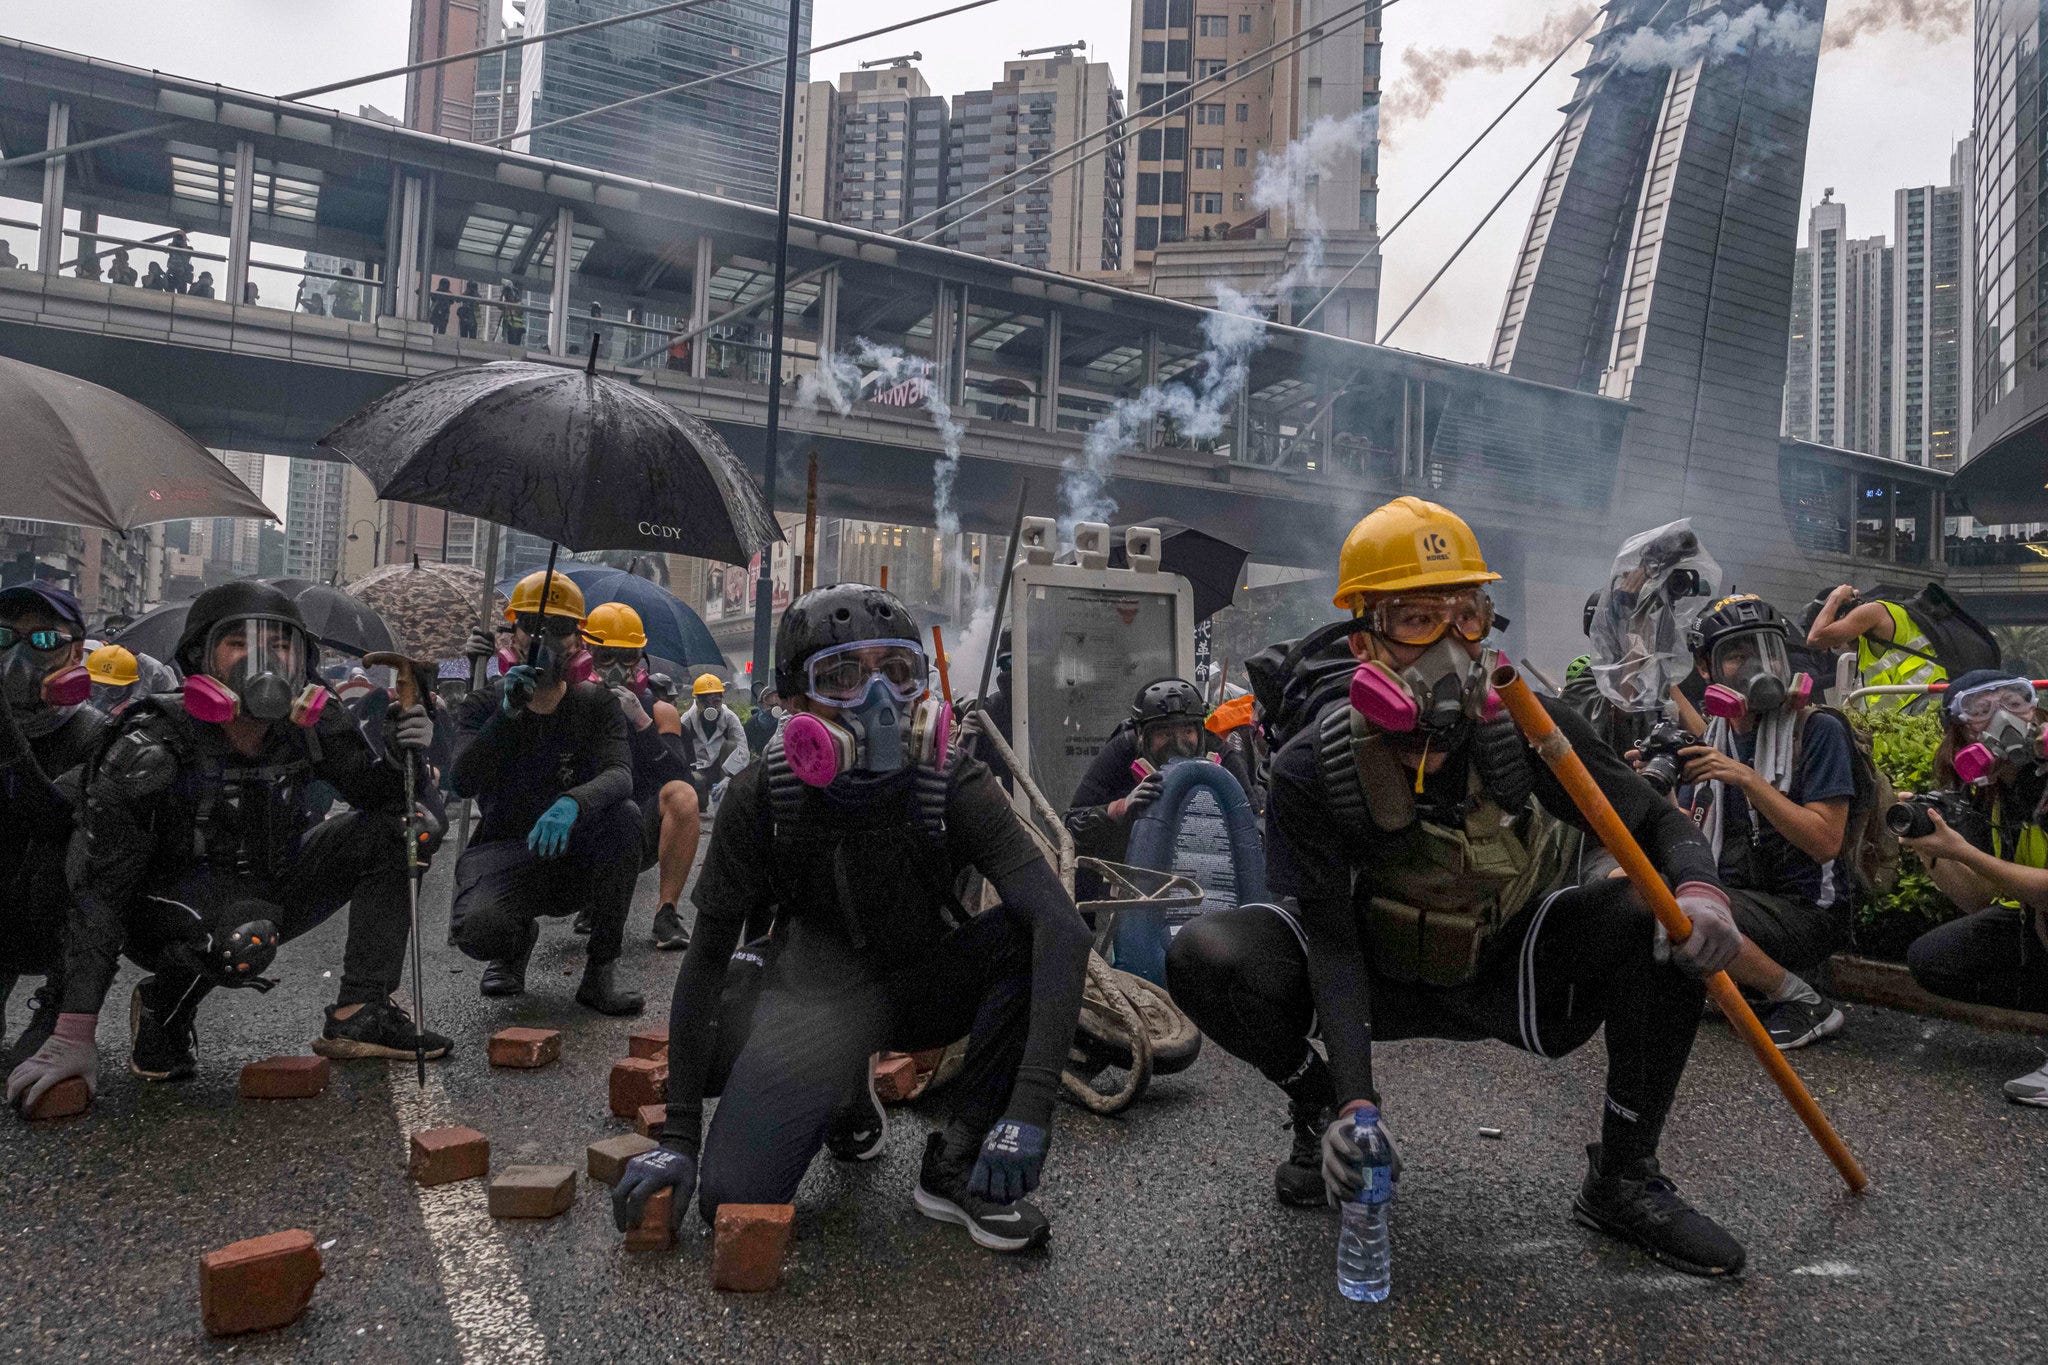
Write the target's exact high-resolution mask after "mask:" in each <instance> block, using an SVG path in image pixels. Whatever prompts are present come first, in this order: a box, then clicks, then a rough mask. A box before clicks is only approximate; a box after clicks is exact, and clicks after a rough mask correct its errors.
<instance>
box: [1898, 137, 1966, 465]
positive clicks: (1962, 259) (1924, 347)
mask: <svg viewBox="0 0 2048 1365" xmlns="http://www.w3.org/2000/svg"><path fill="white" fill-rule="evenodd" d="M1973 147H1974V140H1973V139H1969V138H1965V139H1964V140H1963V141H1962V142H1960V143H1958V144H1957V145H1956V150H1955V153H1954V155H1953V156H1951V157H1950V159H1949V182H1948V184H1946V185H1923V186H1916V187H1914V188H1911V189H1903V190H1900V191H1898V193H1897V194H1896V195H1895V196H1894V199H1893V227H1894V232H1895V233H1896V240H1897V242H1898V248H1897V251H1896V255H1895V259H1894V264H1893V281H1892V291H1893V294H1894V297H1895V299H1896V302H1897V308H1896V318H1895V320H1894V322H1893V330H1892V347H1893V350H1894V352H1895V353H1896V355H1897V358H1898V369H1897V377H1896V379H1895V381H1894V383H1893V389H1892V395H1891V399H1892V426H1893V428H1894V429H1895V430H1896V431H1897V433H1898V446H1897V450H1896V452H1895V453H1896V454H1897V455H1898V456H1899V458H1901V459H1904V460H1907V461H1910V462H1911V463H1913V464H1932V465H1934V466H1935V467H1936V468H1939V469H1954V468H1955V462H1956V459H1957V458H1958V456H1959V455H1960V454H1961V452H1963V451H1964V450H1965V449H1967V448H1968V444H1969V438H1970V412H1969V404H1968V401H1967V399H1966V396H1965V393H1964V387H1965V384H1966V383H1967V376H1968V374H1969V365H1968V359H1967V353H1968V348H1969V345H1970V338H1971V333H1972V330H1973V329H1972V327H1971V325H1970V324H1971V317H1970V315H1971V311H1972V309H1971V306H1970V289H1969V280H1970V276H1969V270H1968V266H1967V260H1968V252H1969V247H1968V240H1969V223H1970V216H1969V197H1970V191H1969V183H1970V163H1971V160H1972V151H1973Z"/></svg>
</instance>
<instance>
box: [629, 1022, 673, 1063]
mask: <svg viewBox="0 0 2048 1365" xmlns="http://www.w3.org/2000/svg"><path fill="white" fill-rule="evenodd" d="M626 1055H627V1056H629V1057H639V1058H642V1059H643V1060H647V1061H660V1060H663V1059H665V1058H666V1057H667V1056H668V1030H667V1029H665V1028H664V1029H652V1028H644V1029H641V1030H640V1031H639V1032H637V1033H635V1034H634V1035H633V1036H632V1037H630V1038H628V1039H627V1040H626Z"/></svg>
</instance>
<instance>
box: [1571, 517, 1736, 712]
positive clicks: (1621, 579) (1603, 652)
mask: <svg viewBox="0 0 2048 1365" xmlns="http://www.w3.org/2000/svg"><path fill="white" fill-rule="evenodd" d="M1720 589H1721V567H1720V565H1718V564H1716V563H1715V562H1714V559H1713V556H1711V555H1709V554H1708V553H1707V552H1706V550H1705V549H1704V548H1703V547H1702V546H1701V545H1700V542H1699V538H1698V537H1697V536H1695V535H1694V534H1693V532H1692V522H1691V520H1690V519H1685V518H1681V519H1680V520H1678V521H1674V522H1672V523H1670V524H1669V525H1666V526H1659V527H1657V528H1655V529H1654V530H1649V531H1644V532H1643V533H1642V534H1640V535H1636V536H1631V537H1630V538H1629V539H1628V540H1626V541H1625V542H1623V544H1622V547H1621V551H1620V553H1618V554H1617V555H1615V557H1614V565H1613V568H1612V570H1611V571H1610V573H1609V575H1608V580H1607V586H1606V587H1605V588H1604V589H1602V590H1601V592H1600V595H1599V597H1598V599H1597V600H1596V601H1595V602H1594V604H1593V611H1592V620H1591V622H1590V624H1589V625H1588V627H1587V631H1586V634H1587V636H1588V638H1589V639H1590V641H1591V643H1592V646H1593V665H1592V671H1593V678H1594V681H1595V682H1596V683H1597V684H1598V685H1599V688H1600V692H1601V695H1603V696H1605V697H1606V698H1607V699H1608V700H1609V701H1610V702H1613V703H1614V704H1615V705H1616V706H1618V707H1620V708H1621V709H1623V710H1625V711H1661V710H1662V709H1663V707H1664V703H1665V700H1666V699H1667V697H1668V696H1669V695H1670V692H1671V689H1672V688H1673V687H1674V686H1676V685H1677V684H1678V683H1680V682H1682V681H1683V680H1684V678H1685V676H1686V675H1687V674H1688V673H1690V672H1691V671H1692V668H1693V658H1692V650H1691V649H1690V648H1689V647H1688V646H1687V644H1686V632H1687V631H1688V630H1689V629H1690V628H1691V627H1692V624H1693V622H1695V621H1697V620H1698V619H1699V617H1700V615H1701V613H1702V612H1704V611H1705V610H1706V609H1707V607H1708V605H1709V604H1710V603H1711V602H1712V601H1713V600H1714V598H1715V596H1716V595H1717V594H1718V593H1719V592H1720Z"/></svg>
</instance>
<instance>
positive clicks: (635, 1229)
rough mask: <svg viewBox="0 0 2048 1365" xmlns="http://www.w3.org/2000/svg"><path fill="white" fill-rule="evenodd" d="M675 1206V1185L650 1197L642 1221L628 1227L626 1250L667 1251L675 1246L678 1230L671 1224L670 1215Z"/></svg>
mask: <svg viewBox="0 0 2048 1365" xmlns="http://www.w3.org/2000/svg"><path fill="white" fill-rule="evenodd" d="M675 1206H676V1192H675V1189H674V1188H673V1187H669V1188H664V1189H662V1190H659V1191H657V1192H656V1193H655V1194H654V1195H653V1196H652V1197H651V1198H649V1199H648V1201H647V1209H646V1211H645V1212H643V1213H642V1214H641V1215H640V1221H639V1222H637V1223H635V1224H634V1225H633V1226H632V1227H630V1228H627V1229H626V1250H628V1251H667V1250H668V1249H669V1248H670V1247H672V1246H674V1245H675V1244H676V1230H675V1229H674V1228H672V1227H670V1226H669V1216H670V1213H671V1211H672V1210H674V1208H675Z"/></svg>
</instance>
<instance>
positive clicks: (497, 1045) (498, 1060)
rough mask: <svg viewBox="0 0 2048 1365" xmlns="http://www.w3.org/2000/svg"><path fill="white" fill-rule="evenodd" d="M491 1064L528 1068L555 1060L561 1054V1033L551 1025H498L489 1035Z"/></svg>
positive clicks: (544, 1064)
mask: <svg viewBox="0 0 2048 1365" xmlns="http://www.w3.org/2000/svg"><path fill="white" fill-rule="evenodd" d="M490 1054H491V1065H492V1066H509V1067H517V1068H520V1069H522V1070H531V1069H532V1068H534V1067H537V1066H546V1065H547V1064H548V1063H549V1062H552V1061H557V1060H559V1059H560V1058H561V1055H562V1035H561V1034H559V1033H557V1032H556V1031H555V1030H554V1029H551V1028H501V1029H499V1030H498V1031H497V1032H496V1033H493V1034H492V1035H491V1042H490Z"/></svg>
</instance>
